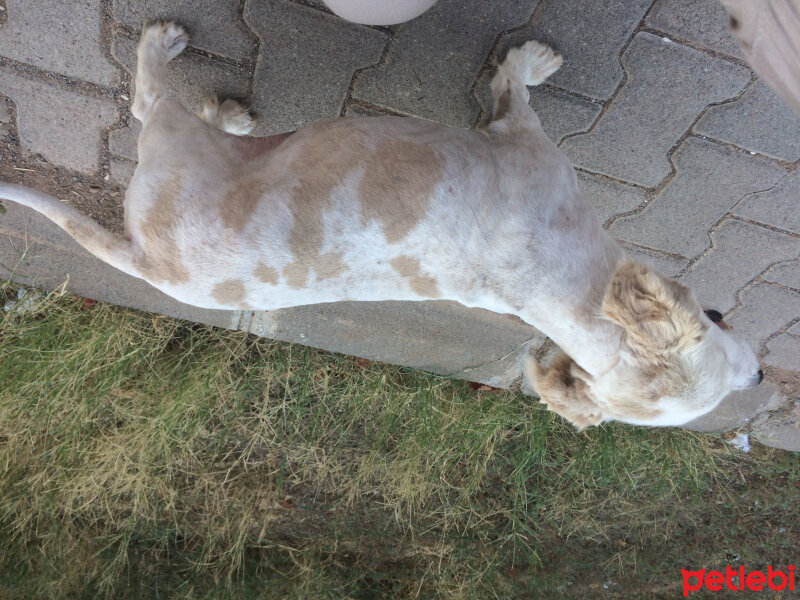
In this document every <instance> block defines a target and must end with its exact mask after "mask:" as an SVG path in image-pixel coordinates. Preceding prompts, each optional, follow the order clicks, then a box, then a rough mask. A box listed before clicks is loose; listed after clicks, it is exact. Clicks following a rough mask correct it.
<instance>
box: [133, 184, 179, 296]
mask: <svg viewBox="0 0 800 600" xmlns="http://www.w3.org/2000/svg"><path fill="white" fill-rule="evenodd" d="M182 189H183V184H182V181H181V174H180V172H179V171H178V170H177V169H173V171H172V172H171V174H170V176H169V177H167V178H166V179H164V180H162V181H161V182H160V183H159V185H158V187H157V189H156V191H155V198H156V199H155V202H153V205H152V206H151V207H150V210H149V211H148V212H147V218H146V219H145V220H144V221H143V222H142V225H141V232H142V235H143V236H144V240H145V241H144V248H143V249H144V255H143V256H140V257H139V258H137V259H136V261H135V262H136V266H137V267H138V268H139V270H140V271H141V272H142V274H143V275H144V276H145V277H146V278H148V279H150V280H153V281H164V280H166V281H168V282H169V283H171V284H173V285H174V284H179V283H185V282H186V281H188V280H189V273H188V272H187V271H186V268H185V267H184V266H183V263H182V262H181V256H180V251H179V249H178V245H177V243H176V241H175V225H176V224H177V220H178V214H177V204H178V200H179V199H180V196H181V191H182Z"/></svg>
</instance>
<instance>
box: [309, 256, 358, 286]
mask: <svg viewBox="0 0 800 600" xmlns="http://www.w3.org/2000/svg"><path fill="white" fill-rule="evenodd" d="M349 268H350V267H348V266H347V264H346V263H345V262H344V260H343V258H342V253H341V252H326V253H325V254H320V255H319V256H318V257H317V262H316V263H315V264H314V270H315V271H316V272H317V279H318V280H320V281H321V280H323V279H332V278H334V277H338V276H339V275H341V274H342V273H344V272H345V271H347V270H348V269H349Z"/></svg>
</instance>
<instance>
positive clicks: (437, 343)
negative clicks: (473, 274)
mask: <svg viewBox="0 0 800 600" xmlns="http://www.w3.org/2000/svg"><path fill="white" fill-rule="evenodd" d="M250 314H251V315H252V317H250V318H249V319H248V317H247V316H245V318H244V319H243V327H242V328H243V329H245V330H246V331H250V332H252V333H256V334H258V335H265V336H267V337H270V338H275V339H279V340H283V341H287V342H294V343H299V344H304V345H308V346H313V347H315V348H322V349H325V350H331V351H334V352H343V353H345V354H352V355H355V356H362V357H364V358H370V359H372V360H380V361H384V362H388V363H393V364H402V365H405V366H409V367H413V368H415V369H422V370H424V371H430V372H434V373H439V374H442V375H454V376H458V377H459V378H461V379H469V380H470V381H479V382H481V383H486V384H488V385H492V386H496V387H509V386H511V385H512V384H514V383H515V382H516V380H517V379H518V378H519V377H520V375H521V368H522V367H521V363H520V360H521V358H522V357H523V356H526V355H527V352H528V349H529V348H533V349H534V350H536V349H538V348H539V346H541V344H542V343H543V342H544V340H545V338H544V336H543V335H542V334H541V333H539V332H538V331H536V330H535V329H534V328H532V327H531V326H530V325H527V324H526V323H523V322H522V321H520V320H519V319H517V318H516V317H512V316H509V315H498V314H496V313H492V312H489V311H485V310H481V309H469V308H466V307H464V306H462V305H460V304H457V303H455V302H442V301H430V302H338V303H332V304H315V305H311V306H299V307H295V308H289V309H283V310H277V311H270V312H256V313H250Z"/></svg>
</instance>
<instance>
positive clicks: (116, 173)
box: [109, 157, 136, 187]
mask: <svg viewBox="0 0 800 600" xmlns="http://www.w3.org/2000/svg"><path fill="white" fill-rule="evenodd" d="M135 169H136V163H135V162H133V161H130V160H125V159H124V158H117V157H112V158H111V163H110V165H109V175H110V176H111V180H112V181H114V182H115V183H118V184H120V185H123V186H126V187H127V185H128V182H130V180H131V177H133V171H134V170H135Z"/></svg>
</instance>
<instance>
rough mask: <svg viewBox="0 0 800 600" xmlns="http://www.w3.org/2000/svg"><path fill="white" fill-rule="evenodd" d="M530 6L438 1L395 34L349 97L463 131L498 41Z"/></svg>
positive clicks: (474, 111) (530, 3)
mask: <svg viewBox="0 0 800 600" xmlns="http://www.w3.org/2000/svg"><path fill="white" fill-rule="evenodd" d="M535 5H536V2H535V1H525V0H516V1H514V2H502V3H501V2H484V1H482V0H468V1H465V0H439V2H437V3H436V4H435V5H434V6H433V8H431V9H430V10H429V11H428V12H426V13H425V14H423V15H422V16H420V17H418V18H416V19H414V20H412V21H410V22H408V23H406V24H404V25H402V26H400V27H399V28H398V29H397V31H396V33H395V35H394V38H393V39H392V41H391V42H390V45H389V49H388V52H387V55H386V57H385V59H384V61H383V62H381V64H379V65H376V66H374V67H372V68H369V69H365V70H364V71H363V72H361V73H359V74H358V76H357V77H356V80H355V82H354V85H353V96H354V97H356V98H359V99H362V100H366V101H368V102H371V103H373V104H377V105H380V106H386V107H389V108H393V109H395V110H397V111H399V112H402V113H407V114H413V115H417V116H420V117H425V118H427V119H433V120H435V121H439V122H441V123H448V124H451V125H458V126H462V127H467V126H469V125H471V124H472V123H473V122H474V121H475V119H476V117H477V115H478V105H477V103H476V101H475V99H474V98H473V97H472V95H471V94H470V90H471V89H472V86H473V83H474V82H475V78H476V77H477V76H478V73H479V71H480V69H481V66H482V65H483V63H484V61H485V60H486V57H487V56H488V54H489V52H490V51H491V49H492V47H493V45H494V43H495V40H496V39H497V36H498V35H499V34H500V33H501V32H503V31H505V30H508V29H510V28H512V27H517V26H519V25H523V24H524V23H526V22H527V21H528V19H530V16H531V14H532V12H533V9H534V7H535Z"/></svg>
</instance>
